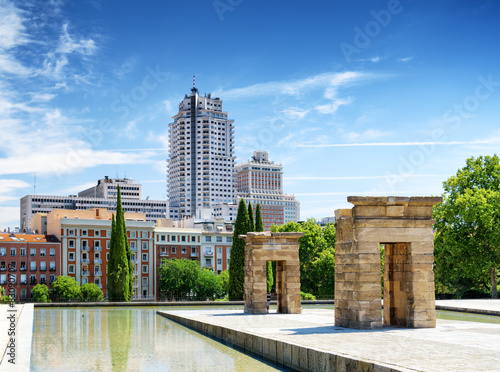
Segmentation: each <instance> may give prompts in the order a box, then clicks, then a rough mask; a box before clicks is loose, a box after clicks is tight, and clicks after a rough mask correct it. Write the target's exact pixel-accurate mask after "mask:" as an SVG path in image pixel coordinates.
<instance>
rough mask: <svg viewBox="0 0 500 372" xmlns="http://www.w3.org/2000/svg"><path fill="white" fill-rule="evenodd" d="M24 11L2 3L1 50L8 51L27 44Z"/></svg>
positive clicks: (0, 15)
mask: <svg viewBox="0 0 500 372" xmlns="http://www.w3.org/2000/svg"><path fill="white" fill-rule="evenodd" d="M24 21H25V19H24V17H23V16H22V11H21V10H20V9H18V8H16V7H15V6H14V5H13V4H12V3H9V2H7V1H5V0H2V1H0V35H2V37H0V49H4V50H8V49H11V48H14V47H16V46H18V45H21V44H25V43H27V42H28V41H29V40H28V36H27V35H26V33H25V31H26V27H25V26H24V24H23V23H24Z"/></svg>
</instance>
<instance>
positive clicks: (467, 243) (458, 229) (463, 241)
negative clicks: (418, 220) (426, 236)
mask: <svg viewBox="0 0 500 372" xmlns="http://www.w3.org/2000/svg"><path fill="white" fill-rule="evenodd" d="M443 188H444V190H445V192H444V194H443V202H442V203H441V204H438V205H436V206H434V212H433V217H434V218H435V220H436V224H435V226H434V228H435V230H436V234H435V238H434V247H435V252H434V253H435V261H436V267H435V273H436V289H437V291H438V292H441V293H448V294H451V295H453V296H455V297H462V296H464V295H465V296H469V295H468V294H466V293H467V291H478V290H479V291H484V290H488V291H491V295H492V297H493V298H498V293H497V275H498V268H499V267H500V162H499V158H498V156H497V155H494V156H480V157H478V158H474V157H471V158H469V159H467V161H466V165H465V167H463V168H462V169H459V170H458V172H457V174H456V175H455V176H452V177H450V178H449V179H448V180H446V181H445V182H443Z"/></svg>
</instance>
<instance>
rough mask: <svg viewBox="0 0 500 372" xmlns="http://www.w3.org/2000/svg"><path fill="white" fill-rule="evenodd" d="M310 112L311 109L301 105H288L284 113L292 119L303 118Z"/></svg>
mask: <svg viewBox="0 0 500 372" xmlns="http://www.w3.org/2000/svg"><path fill="white" fill-rule="evenodd" d="M308 112H309V110H305V109H302V108H300V107H287V108H285V109H284V110H283V114H284V115H285V116H286V117H287V118H288V119H290V120H302V119H304V118H305V116H306V115H307V113H308Z"/></svg>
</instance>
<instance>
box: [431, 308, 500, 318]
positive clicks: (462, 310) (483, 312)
mask: <svg viewBox="0 0 500 372" xmlns="http://www.w3.org/2000/svg"><path fill="white" fill-rule="evenodd" d="M436 310H444V311H456V312H459V313H470V314H481V315H494V316H500V311H496V310H486V309H471V308H467V307H454V306H442V305H436Z"/></svg>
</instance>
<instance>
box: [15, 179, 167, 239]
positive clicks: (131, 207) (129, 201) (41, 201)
mask: <svg viewBox="0 0 500 372" xmlns="http://www.w3.org/2000/svg"><path fill="white" fill-rule="evenodd" d="M118 185H120V190H121V195H122V207H123V210H124V211H125V212H131V213H144V214H145V215H146V221H152V222H156V220H158V219H160V218H166V217H167V212H168V201H166V200H149V199H146V200H142V199H141V196H142V190H141V185H140V184H138V183H136V182H134V181H133V180H132V179H130V178H124V179H116V178H113V179H111V178H108V177H106V178H104V179H101V180H99V181H97V185H96V186H94V187H91V188H89V189H87V190H84V191H82V192H80V193H79V194H78V196H76V195H70V196H55V195H26V196H24V197H23V198H21V201H20V206H21V210H20V223H21V225H20V226H21V230H22V231H24V230H25V231H27V232H30V231H31V230H33V229H32V228H31V219H32V217H33V215H34V214H35V213H42V214H43V213H49V212H50V211H51V210H52V209H72V210H86V209H90V208H106V209H108V210H109V211H113V212H115V211H116V196H117V192H118V190H117V186H118ZM33 231H35V230H33ZM38 232H39V233H40V232H42V231H38Z"/></svg>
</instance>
